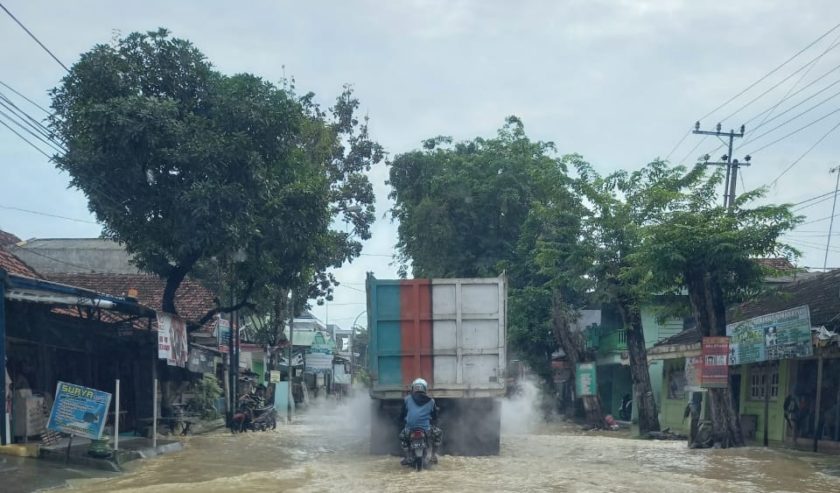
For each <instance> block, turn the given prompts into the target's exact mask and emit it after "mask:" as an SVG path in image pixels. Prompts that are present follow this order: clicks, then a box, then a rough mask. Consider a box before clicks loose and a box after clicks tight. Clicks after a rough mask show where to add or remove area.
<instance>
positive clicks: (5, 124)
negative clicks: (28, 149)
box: [0, 119, 52, 160]
mask: <svg viewBox="0 0 840 493" xmlns="http://www.w3.org/2000/svg"><path fill="white" fill-rule="evenodd" d="M0 125H3V126H4V127H6V128H8V129H9V130H11V131H12V133H13V134H15V135H17V136H18V137H20V139H21V140H23V141H24V142H26V143H27V144H29V145H31V146H32V147H33V148H34V149H35V150H36V151H38V152H40V153H41V154H43V155H44V156H46V157H47V159H49V160H52V156H50V155H49V154H47V153H46V152H44V151H43V150H42V149H41V148H40V147H38V146H36V145H35V144H33V143H32V142H30V141H29V140H28V139H27V138H26V137H24V136H23V135H21V134H19V133H18V132H17V130H15V129H13V128H12V127H10V126H9V125H8V124H7V123H6V122H4V121H3V120H2V119H0Z"/></svg>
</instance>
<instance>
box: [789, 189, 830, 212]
mask: <svg viewBox="0 0 840 493" xmlns="http://www.w3.org/2000/svg"><path fill="white" fill-rule="evenodd" d="M831 195H834V192H831ZM833 198H834V197H823V198H822V199H820V200H816V201H813V202H811V203H810V204H806V205H803V206H802V207H797V208H795V209H793V212H799V211H801V210H803V209H807V208H809V207H812V206H815V205H819V204H822V203H823V202H828V201H829V200H831V199H833Z"/></svg>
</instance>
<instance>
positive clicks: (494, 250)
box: [389, 117, 580, 377]
mask: <svg viewBox="0 0 840 493" xmlns="http://www.w3.org/2000/svg"><path fill="white" fill-rule="evenodd" d="M390 166H391V169H390V180H389V182H390V185H391V187H392V192H391V198H392V199H394V202H395V205H394V207H393V209H392V211H391V212H392V217H393V218H394V219H395V220H397V221H399V241H398V245H397V247H398V250H399V254H400V256H401V259H402V261H403V264H402V273H403V274H407V273H408V265H409V263H410V266H411V269H412V271H413V274H414V275H415V276H418V277H434V276H439V277H474V276H497V275H499V274H501V273H502V272H507V275H508V277H509V279H510V288H511V289H510V316H509V321H510V329H509V334H510V342H511V346H512V349H513V350H514V351H515V352H517V353H519V354H520V355H521V356H522V357H523V358H525V359H526V360H527V361H528V362H529V363H530V364H531V366H532V367H533V369H534V370H535V371H537V372H538V373H539V374H541V375H543V376H544V377H549V376H550V368H549V363H550V361H551V354H552V352H553V351H554V350H555V348H557V342H556V340H555V339H554V337H553V335H552V334H553V333H552V324H551V319H552V315H551V307H552V303H551V301H552V299H553V295H552V292H553V290H554V289H565V288H566V283H565V282H564V281H565V279H566V277H565V276H564V275H561V274H562V273H558V272H557V271H555V270H546V269H544V268H543V266H541V265H539V263H538V262H537V261H536V259H535V257H534V249H535V247H536V245H538V244H541V243H543V242H550V243H551V244H552V245H554V246H560V245H562V247H561V248H560V250H558V251H557V252H555V253H557V254H558V255H559V256H564V255H567V253H566V252H565V249H567V248H568V247H569V246H573V245H575V244H576V240H577V231H578V229H577V228H578V223H579V217H580V215H579V211H578V210H577V208H578V205H579V204H578V202H577V200H576V198H575V197H574V195H573V194H572V193H571V192H570V188H569V184H570V181H569V178H568V176H567V175H566V168H565V166H564V164H563V162H562V161H561V160H560V158H559V157H557V156H556V150H555V148H554V145H553V144H552V143H550V142H540V141H533V140H531V139H529V138H528V137H527V135H526V134H525V130H524V126H523V124H522V122H521V121H520V120H519V119H518V118H516V117H510V118H508V119H507V121H506V124H505V125H504V126H503V127H502V128H501V129H500V130H499V132H498V134H497V136H496V137H495V138H489V139H485V138H476V139H473V140H470V141H466V142H459V143H453V142H452V139H450V138H447V137H438V138H435V139H429V140H427V141H425V142H424V148H423V149H420V150H415V151H412V152H408V153H405V154H401V155H398V156H396V157H395V158H394V160H393V161H392V162H391V163H390ZM564 272H565V271H563V273H564ZM571 297H572V296H571V295H570V298H571Z"/></svg>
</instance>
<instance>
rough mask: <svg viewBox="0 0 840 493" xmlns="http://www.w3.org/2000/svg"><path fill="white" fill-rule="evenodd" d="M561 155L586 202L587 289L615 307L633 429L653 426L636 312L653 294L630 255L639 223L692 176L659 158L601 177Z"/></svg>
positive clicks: (664, 206) (665, 205)
mask: <svg viewBox="0 0 840 493" xmlns="http://www.w3.org/2000/svg"><path fill="white" fill-rule="evenodd" d="M567 159H568V160H569V162H570V164H571V165H573V166H574V167H575V168H576V169H577V170H578V175H579V177H578V179H577V180H576V187H577V189H578V190H579V191H580V193H581V194H582V196H583V197H584V198H585V199H586V200H585V202H586V203H587V212H586V214H585V215H584V220H583V225H584V226H583V231H584V234H583V235H582V238H581V241H582V242H583V243H585V244H587V245H588V247H587V251H589V252H591V253H592V258H591V261H590V262H589V263H588V269H587V276H586V278H587V279H588V280H589V281H590V282H591V290H590V293H591V295H592V296H593V298H594V299H595V300H597V301H599V302H601V303H608V304H611V305H613V306H615V307H616V308H617V310H618V313H619V314H620V316H621V320H622V326H623V329H624V330H625V333H626V334H627V350H628V351H627V352H628V354H629V357H630V375H631V379H632V381H633V392H634V401H635V403H636V409H637V410H638V417H639V432H640V433H641V434H643V435H644V434H646V433H648V432H650V431H658V430H659V418H658V412H657V409H656V401H655V400H654V397H653V389H652V387H651V381H650V372H649V368H648V361H647V349H646V342H645V334H644V329H643V327H642V317H641V307H642V305H643V304H644V303H645V302H650V301H651V300H652V298H653V297H652V291H651V287H650V286H649V285H648V283H647V277H645V276H639V275H635V273H637V272H638V270H636V269H634V267H635V265H634V264H633V254H635V253H636V252H637V251H638V250H639V248H640V246H641V243H642V238H643V230H644V227H645V226H647V225H649V224H651V223H652V222H653V221H656V220H658V219H659V218H660V215H661V214H663V213H664V212H666V211H667V210H668V209H669V207H670V206H671V203H672V202H674V201H678V200H679V199H680V197H681V192H682V190H683V189H684V188H685V187H686V186H687V185H688V184H690V183H692V182H693V181H695V180H696V179H697V177H696V175H691V176H689V177H686V176H685V170H684V169H682V168H670V167H669V166H668V165H667V164H666V163H664V162H661V161H655V162H653V163H650V164H648V165H647V166H645V167H643V168H642V169H640V170H638V171H634V172H626V171H617V172H614V173H611V174H609V175H607V176H603V177H602V176H600V175H599V174H598V173H597V172H596V171H595V170H594V169H593V168H592V166H590V165H589V163H587V162H585V161H583V160H582V159H581V157H580V156H569V157H568V158H567Z"/></svg>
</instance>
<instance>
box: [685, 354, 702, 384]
mask: <svg viewBox="0 0 840 493" xmlns="http://www.w3.org/2000/svg"><path fill="white" fill-rule="evenodd" d="M702 367H703V360H702V358H701V357H700V356H689V357H687V358H686V359H685V390H686V392H700V383H701V382H700V378H701V376H700V369H701V368H702Z"/></svg>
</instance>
